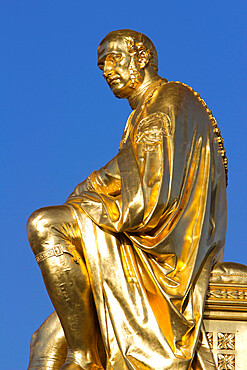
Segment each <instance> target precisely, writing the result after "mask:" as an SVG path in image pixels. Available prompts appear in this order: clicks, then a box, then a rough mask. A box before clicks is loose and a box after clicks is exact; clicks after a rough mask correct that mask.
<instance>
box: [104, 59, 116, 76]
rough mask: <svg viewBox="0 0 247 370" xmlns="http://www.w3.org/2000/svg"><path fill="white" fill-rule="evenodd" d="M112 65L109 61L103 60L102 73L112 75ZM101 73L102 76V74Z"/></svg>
mask: <svg viewBox="0 0 247 370" xmlns="http://www.w3.org/2000/svg"><path fill="white" fill-rule="evenodd" d="M113 69H114V64H113V63H112V61H110V60H105V63H104V68H103V72H104V73H105V74H106V73H110V74H111V73H113ZM104 73H103V74H104Z"/></svg>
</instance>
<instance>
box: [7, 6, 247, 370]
mask: <svg viewBox="0 0 247 370" xmlns="http://www.w3.org/2000/svg"><path fill="white" fill-rule="evenodd" d="M246 11H247V3H246V1H244V0H238V1H233V0H231V1H229V0H225V1H222V0H208V1H207V2H200V1H190V0H188V1H173V2H171V1H169V2H168V1H165V0H162V1H161V0H157V1H156V2H148V1H144V0H143V1H136V2H133V1H129V0H126V1H124V2H116V1H112V0H109V1H108V2H99V1H94V2H92V1H91V2H84V1H83V0H74V1H65V0H59V1H58V0H54V1H47V0H40V1H38V0H32V1H27V0H22V1H18V0H16V1H14V0H3V1H1V3H0V50H1V53H0V98H1V99H0V125H1V145H0V152H1V161H0V166H1V180H0V181H1V182H0V187H1V188H0V189H1V195H2V196H1V208H0V221H1V223H0V224H1V233H0V246H1V262H2V263H1V269H0V278H1V282H2V288H1V289H2V300H1V305H0V317H1V339H0V341H1V343H0V346H1V349H2V351H1V352H2V355H1V368H2V369H7V370H9V369H11V370H18V369H26V368H27V364H28V356H29V342H30V338H31V335H32V333H33V331H34V330H35V329H36V328H37V327H38V326H39V325H40V324H41V323H42V321H43V320H44V319H45V318H46V317H47V316H48V315H49V314H50V313H51V312H52V310H53V308H52V305H51V303H50V301H49V297H48V295H47V293H46V291H45V288H44V284H43V281H42V278H41V274H40V271H39V268H38V266H37V265H36V262H35V259H34V257H33V255H32V252H31V250H30V248H29V245H28V241H27V237H26V228H25V227H26V226H25V225H26V221H27V218H28V216H29V215H30V214H31V213H32V212H33V211H34V210H35V209H37V208H40V207H43V206H48V205H55V204H61V203H63V202H64V201H65V200H66V198H67V196H68V195H69V194H70V193H71V192H72V190H73V189H74V187H75V186H76V185H77V183H79V182H81V181H82V180H84V179H85V178H86V177H87V176H88V175H89V174H90V173H91V172H92V171H93V170H95V169H98V168H100V167H101V166H103V165H104V164H105V163H107V162H108V161H109V160H110V159H111V158H112V157H113V156H114V155H115V154H116V153H117V150H118V144H119V141H120V138H121V134H122V130H123V128H124V125H125V122H126V119H127V117H128V114H129V113H130V108H129V106H128V103H127V102H126V101H124V100H118V99H116V98H115V97H114V96H113V94H112V93H111V91H110V89H109V88H108V86H107V85H106V82H105V81H104V79H103V78H102V73H101V71H100V70H99V69H98V68H97V65H96V62H97V59H96V52H97V47H98V44H99V42H100V41H101V39H102V38H103V37H104V36H105V35H106V33H108V32H109V31H112V30H114V29H120V28H130V29H134V30H137V31H141V32H143V33H145V34H147V35H148V36H149V37H150V38H151V39H152V40H153V42H154V44H155V45H156V47H157V50H158V54H159V71H160V75H161V76H163V77H166V78H167V79H168V80H176V81H177V80H179V81H182V82H185V83H186V84H188V85H190V86H192V87H193V88H194V89H195V90H196V91H198V92H199V93H200V95H201V96H202V97H203V99H204V100H205V101H206V103H207V105H208V106H209V108H210V109H212V111H213V113H214V116H215V118H216V119H217V121H218V125H219V127H220V129H221V131H222V136H223V138H224V141H225V147H226V150H227V156H228V160H229V186H228V230H227V243H226V249H225V260H226V261H235V262H240V263H244V264H247V251H246V239H247V237H246V229H247V227H246V219H247V217H246V216H247V215H246V208H247V207H246V180H247V173H246V160H247V156H246V136H247V135H246V134H247V130H246V108H247V107H246V98H247V96H246V82H247V81H246V29H247V26H246V25H247V22H246V21H247V19H246V18H247V17H246V14H247V12H246Z"/></svg>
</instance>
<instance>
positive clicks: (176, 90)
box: [149, 81, 199, 111]
mask: <svg viewBox="0 0 247 370" xmlns="http://www.w3.org/2000/svg"><path fill="white" fill-rule="evenodd" d="M198 96H199V94H197V93H196V92H195V91H194V90H193V89H192V88H191V87H190V86H188V85H186V84H184V83H182V82H179V81H171V82H166V81H162V83H160V85H159V86H157V88H156V90H155V92H154V94H153V96H152V99H151V100H150V101H149V103H150V104H149V109H150V110H151V111H153V110H157V109H158V110H161V111H163V110H167V109H169V110H171V109H175V111H177V110H180V109H181V108H187V107H188V106H190V107H191V105H194V104H198Z"/></svg>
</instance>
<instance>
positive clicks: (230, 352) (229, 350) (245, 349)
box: [204, 262, 247, 370]
mask: <svg viewBox="0 0 247 370" xmlns="http://www.w3.org/2000/svg"><path fill="white" fill-rule="evenodd" d="M204 325H205V328H206V332H207V336H208V340H209V344H210V346H211V349H212V352H213V354H214V358H215V362H216V364H217V366H218V369H219V370H225V369H227V370H245V369H247V266H244V265H240V264H237V263H226V262H224V263H218V264H217V265H216V266H215V267H214V269H213V271H212V273H211V277H210V284H209V289H208V294H207V300H206V306H205V312H204Z"/></svg>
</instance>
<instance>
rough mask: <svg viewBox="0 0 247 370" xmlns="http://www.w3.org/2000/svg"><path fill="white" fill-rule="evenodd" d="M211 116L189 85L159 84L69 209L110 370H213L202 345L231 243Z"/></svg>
mask: <svg viewBox="0 0 247 370" xmlns="http://www.w3.org/2000/svg"><path fill="white" fill-rule="evenodd" d="M208 112H209V110H208V109H207V108H206V106H205V103H204V102H203V101H202V99H200V97H199V95H198V94H196V93H195V92H193V90H192V89H191V88H189V87H187V86H186V85H184V84H182V83H179V82H168V83H166V82H165V81H162V80H159V81H156V82H154V83H153V84H152V86H151V87H149V89H148V90H147V91H146V93H145V96H144V98H143V99H142V101H141V102H140V104H139V105H138V107H137V108H136V110H135V111H133V112H132V113H131V115H130V117H129V120H128V122H127V124H126V128H125V132H124V135H123V138H122V141H121V144H120V150H119V153H118V154H117V155H116V157H114V158H113V159H112V160H111V161H110V162H109V163H108V164H107V165H106V166H105V167H103V168H102V169H100V170H99V171H95V172H93V173H92V174H91V175H90V176H89V177H88V179H87V180H86V181H84V182H83V183H81V184H79V185H78V186H77V187H76V188H75V190H74V192H73V193H72V194H71V195H70V197H69V198H68V200H67V204H70V206H71V207H72V208H73V210H74V212H75V214H76V217H77V219H78V222H79V224H80V228H81V234H82V240H83V254H84V257H85V261H86V264H87V269H88V273H89V276H90V282H91V286H92V291H93V296H94V301H95V306H96V311H97V316H98V321H99V331H100V333H101V336H102V339H103V342H104V345H105V349H106V354H107V365H106V369H119V370H120V369H121V370H123V369H145V370H146V369H152V370H165V369H179V370H185V369H190V368H192V360H193V358H194V356H195V353H196V351H197V355H198V357H199V360H200V358H201V365H200V366H201V367H203V368H205V369H207V370H209V369H214V368H215V366H214V363H213V361H212V358H211V357H210V351H208V353H207V350H206V346H205V351H204V352H203V351H201V350H199V347H200V345H199V344H198V343H201V342H202V341H203V340H202V338H201V336H202V330H201V328H202V316H203V308H204V301H205V294H206V291H207V286H208V280H209V275H210V271H211V269H212V266H213V264H214V263H215V262H216V261H218V260H220V259H221V258H222V255H223V248H224V243H225V233H226V180H225V172H224V166H223V163H222V157H221V154H220V152H219V147H218V142H217V137H216V135H215V134H214V132H213V126H212V122H211V120H210V115H209V113H208ZM200 352H201V354H200ZM205 353H206V355H205ZM203 357H204V360H203ZM199 360H198V361H199ZM205 364H206V365H205ZM194 368H195V367H194Z"/></svg>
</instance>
